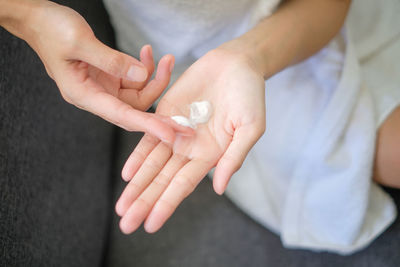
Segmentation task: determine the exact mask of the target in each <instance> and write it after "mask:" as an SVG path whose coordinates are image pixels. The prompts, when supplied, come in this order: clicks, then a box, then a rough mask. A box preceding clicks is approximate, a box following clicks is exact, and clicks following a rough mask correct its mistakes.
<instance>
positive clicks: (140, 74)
mask: <svg viewBox="0 0 400 267" xmlns="http://www.w3.org/2000/svg"><path fill="white" fill-rule="evenodd" d="M126 76H127V77H128V79H129V80H132V81H134V82H143V81H145V80H146V79H147V70H146V69H145V68H143V67H139V66H136V65H132V66H131V67H130V68H129V70H128V73H127V75H126Z"/></svg>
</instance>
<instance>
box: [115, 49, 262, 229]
mask: <svg viewBox="0 0 400 267" xmlns="http://www.w3.org/2000/svg"><path fill="white" fill-rule="evenodd" d="M203 100H206V101H209V102H210V103H211V104H212V106H213V114H212V116H211V118H210V120H209V121H208V122H207V123H205V124H199V125H198V126H197V129H196V134H195V135H193V136H184V135H178V136H177V137H176V140H175V143H174V145H173V147H172V148H171V147H169V146H167V145H165V144H163V143H160V142H159V141H157V140H156V139H155V138H153V137H150V136H149V135H145V136H144V137H143V139H142V140H141V142H140V143H139V145H138V146H137V147H136V149H135V151H134V152H133V153H132V154H131V156H130V158H129V159H128V161H127V163H126V164H125V167H124V170H123V178H124V179H125V180H130V182H129V184H128V185H127V187H126V188H125V190H124V192H123V193H122V195H121V197H120V199H119V201H118V203H117V205H116V211H117V213H118V214H119V215H120V216H123V217H122V219H121V222H120V227H121V230H122V231H123V232H125V233H130V232H133V231H135V230H136V229H137V228H138V227H139V226H140V224H141V223H142V222H143V221H144V220H146V222H145V229H146V231H148V232H155V231H157V230H158V229H159V228H160V227H161V226H162V225H163V224H164V222H165V221H166V220H167V219H168V218H169V217H170V216H171V214H172V213H173V212H174V210H175V209H176V207H177V206H178V205H179V204H180V203H181V202H182V200H183V199H184V198H185V197H186V196H188V195H189V194H190V193H191V192H192V191H193V190H194V189H195V187H196V186H197V184H198V183H199V182H200V181H201V180H202V179H203V177H204V176H205V175H206V174H207V173H208V172H209V171H210V170H211V169H212V168H213V167H215V166H216V170H215V174H214V189H215V191H216V192H217V193H219V194H222V193H223V191H224V190H225V187H226V184H227V182H228V181H229V179H230V177H231V176H232V174H233V173H234V172H235V171H236V170H238V169H239V168H240V166H241V164H242V162H243V161H244V158H245V157H246V155H247V153H248V152H249V150H250V149H251V147H252V146H253V145H254V144H255V142H256V141H257V140H258V138H259V137H260V136H261V135H262V133H263V132H264V129H265V100H264V79H263V77H262V76H261V75H259V74H258V73H257V72H256V71H254V70H253V68H252V67H251V64H250V63H249V62H247V61H246V60H244V59H243V58H238V57H235V56H234V55H232V54H229V53H228V52H226V51H223V50H214V51H212V52H209V53H208V54H206V55H205V56H204V57H202V58H201V59H199V60H198V61H197V62H196V63H195V64H193V65H192V66H191V67H190V68H189V69H188V70H187V71H186V72H185V73H184V74H183V75H182V76H181V77H180V79H179V80H178V81H177V82H176V83H175V84H174V85H173V86H172V88H171V89H170V90H169V91H168V93H167V94H166V95H165V96H164V97H163V98H162V99H161V101H160V104H159V106H158V108H157V111H156V113H157V114H162V115H165V116H173V115H183V116H188V115H189V105H190V103H192V102H194V101H203Z"/></svg>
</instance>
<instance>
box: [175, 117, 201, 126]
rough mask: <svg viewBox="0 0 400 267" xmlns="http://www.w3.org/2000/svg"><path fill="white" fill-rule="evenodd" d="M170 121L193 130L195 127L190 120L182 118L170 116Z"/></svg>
mask: <svg viewBox="0 0 400 267" xmlns="http://www.w3.org/2000/svg"><path fill="white" fill-rule="evenodd" d="M171 119H173V120H174V121H175V122H176V123H177V124H179V125H182V126H186V127H190V128H194V127H195V125H193V124H192V123H191V122H190V120H189V119H188V118H186V117H184V116H171Z"/></svg>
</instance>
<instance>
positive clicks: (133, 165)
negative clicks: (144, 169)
mask: <svg viewBox="0 0 400 267" xmlns="http://www.w3.org/2000/svg"><path fill="white" fill-rule="evenodd" d="M158 143H160V140H158V139H157V138H155V137H154V136H151V135H149V134H145V135H144V136H143V137H142V139H141V140H140V142H139V144H138V145H137V146H136V147H135V149H134V150H133V152H132V153H131V154H130V156H129V158H128V159H127V161H126V162H125V165H124V167H123V168H122V172H121V176H122V179H124V180H125V181H127V182H128V181H130V180H131V179H132V177H133V176H134V175H135V174H136V172H137V171H138V170H139V168H140V166H142V163H143V162H144V160H145V159H146V158H147V156H148V155H149V154H150V152H151V151H152V150H153V149H154V148H155V147H156V146H157V145H158Z"/></svg>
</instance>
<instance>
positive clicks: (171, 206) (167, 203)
mask: <svg viewBox="0 0 400 267" xmlns="http://www.w3.org/2000/svg"><path fill="white" fill-rule="evenodd" d="M158 202H159V203H160V204H161V205H163V206H164V207H167V208H168V209H170V211H174V210H175V209H176V205H174V204H172V203H171V202H170V201H169V200H166V199H164V198H160V199H159V200H158Z"/></svg>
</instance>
